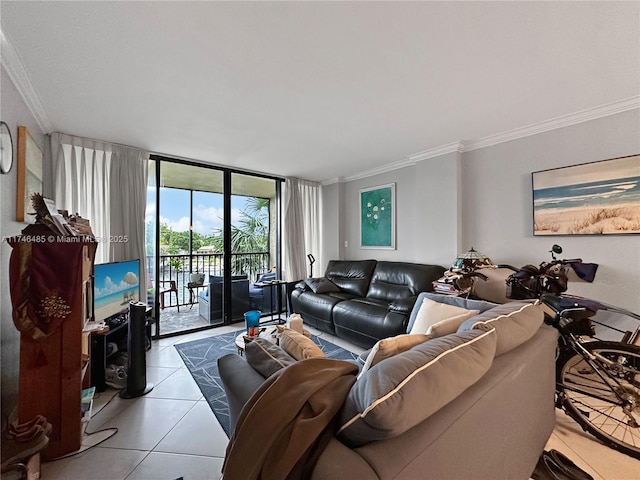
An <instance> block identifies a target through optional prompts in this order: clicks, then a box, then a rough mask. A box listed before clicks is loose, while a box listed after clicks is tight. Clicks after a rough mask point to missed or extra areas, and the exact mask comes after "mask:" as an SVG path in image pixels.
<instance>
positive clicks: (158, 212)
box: [147, 158, 279, 336]
mask: <svg viewBox="0 0 640 480" xmlns="http://www.w3.org/2000/svg"><path fill="white" fill-rule="evenodd" d="M154 160H155V162H154V166H155V165H157V170H156V178H157V185H158V187H155V186H151V185H150V187H149V194H148V205H153V206H155V205H157V209H154V208H148V209H147V213H148V218H147V252H148V255H149V258H148V260H149V263H150V264H151V263H153V264H154V265H155V269H150V278H151V281H150V285H151V288H150V292H151V294H152V295H151V296H152V297H154V304H155V309H156V311H155V318H156V320H157V322H156V326H157V327H156V334H157V335H161V336H165V335H174V334H178V333H184V332H186V331H192V330H196V329H202V328H209V327H215V326H219V325H224V324H229V323H232V322H234V321H241V320H243V315H244V312H246V311H248V310H250V309H251V308H252V302H251V301H250V291H251V290H252V289H253V288H254V286H253V284H254V283H255V281H256V279H257V278H258V276H259V274H261V273H264V272H267V271H269V270H271V269H273V268H278V267H279V260H278V258H279V256H278V254H279V249H278V248H277V245H278V238H279V228H278V221H277V219H278V218H279V214H278V212H277V208H278V207H277V205H279V202H278V201H277V197H278V195H277V192H279V188H278V187H277V184H278V183H279V180H278V179H273V178H264V177H260V176H255V175H249V174H241V173H235V172H231V171H229V170H224V169H214V168H207V167H202V166H198V165H193V164H186V163H182V162H181V163H177V162H173V161H169V160H168V159H162V158H155V159H154ZM151 176H152V175H150V177H151ZM154 196H155V198H152V197H154ZM152 213H155V219H154V220H155V221H154V222H153V224H154V225H153V226H152V225H151V224H150V218H149V217H150V216H151V214H152ZM152 234H155V242H152V241H150V238H149V237H150V236H151V235H152Z"/></svg>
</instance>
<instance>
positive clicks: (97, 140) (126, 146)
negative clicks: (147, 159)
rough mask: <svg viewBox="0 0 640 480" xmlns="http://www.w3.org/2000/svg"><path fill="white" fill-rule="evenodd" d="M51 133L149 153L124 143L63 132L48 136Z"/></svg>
mask: <svg viewBox="0 0 640 480" xmlns="http://www.w3.org/2000/svg"><path fill="white" fill-rule="evenodd" d="M53 133H58V134H60V135H66V136H67V137H77V138H83V139H85V140H89V141H91V142H98V143H108V144H109V145H115V146H117V147H125V148H132V149H134V150H142V151H143V152H149V151H148V150H145V149H144V148H140V147H132V146H131V145H125V144H124V143H116V142H110V141H108V140H99V139H97V138H91V137H83V136H82V135H72V134H71V133H64V132H52V133H50V134H49V135H52V134H53ZM149 154H150V155H151V152H149Z"/></svg>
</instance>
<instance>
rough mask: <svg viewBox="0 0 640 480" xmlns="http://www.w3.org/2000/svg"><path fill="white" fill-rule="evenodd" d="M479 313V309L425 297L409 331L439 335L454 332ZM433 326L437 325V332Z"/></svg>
mask: <svg viewBox="0 0 640 480" xmlns="http://www.w3.org/2000/svg"><path fill="white" fill-rule="evenodd" d="M478 313H480V312H479V310H467V309H466V308H462V307H456V306H455V305H448V304H446V303H440V302H434V301H433V300H431V299H429V298H424V299H423V300H422V305H421V306H420V310H419V311H418V315H417V316H416V320H415V322H414V323H413V326H412V327H411V331H410V332H409V333H434V335H437V336H441V335H447V334H449V333H454V332H455V331H456V330H458V327H459V326H460V325H461V324H462V322H464V321H465V320H466V319H468V318H471V317H473V316H474V315H477V314H478ZM441 322H442V323H441ZM433 326H435V327H436V328H435V332H431V330H432V327H433Z"/></svg>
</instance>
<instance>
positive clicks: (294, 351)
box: [280, 328, 325, 360]
mask: <svg viewBox="0 0 640 480" xmlns="http://www.w3.org/2000/svg"><path fill="white" fill-rule="evenodd" d="M280 346H281V347H282V349H283V350H284V351H285V352H287V353H288V354H289V355H291V356H292V357H293V358H295V359H296V360H304V359H305V358H312V357H324V356H325V355H324V352H323V351H322V350H320V347H318V346H317V345H316V344H315V343H313V340H311V339H310V338H307V337H306V336H304V335H303V334H302V333H298V332H296V331H295V330H291V329H290V328H285V329H284V330H283V331H282V332H281V333H280Z"/></svg>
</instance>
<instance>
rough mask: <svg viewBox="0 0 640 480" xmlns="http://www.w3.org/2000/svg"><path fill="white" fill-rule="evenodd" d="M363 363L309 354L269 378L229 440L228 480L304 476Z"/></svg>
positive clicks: (226, 461) (224, 474) (240, 418)
mask: <svg viewBox="0 0 640 480" xmlns="http://www.w3.org/2000/svg"><path fill="white" fill-rule="evenodd" d="M357 373H358V367H357V366H356V365H354V364H353V363H350V362H345V361H343V360H332V359H328V358H309V359H307V360H302V361H300V362H297V363H295V364H293V365H290V366H289V367H287V368H284V369H282V370H280V371H279V372H277V373H275V374H274V375H272V376H271V377H269V378H268V379H267V380H266V381H265V382H264V383H263V384H262V385H261V386H260V388H259V389H258V390H257V391H256V392H255V393H254V394H253V396H252V397H251V398H250V399H249V401H248V402H247V403H246V404H245V405H244V407H243V409H242V412H241V413H240V417H239V418H238V422H237V424H236V428H235V430H234V432H233V435H232V436H231V439H230V440H229V445H228V447H227V455H226V458H225V463H224V466H223V468H222V472H223V478H224V480H252V479H261V480H270V479H273V480H283V479H286V478H289V479H292V478H299V477H300V475H302V473H301V468H300V462H302V461H304V460H305V458H306V456H307V455H309V454H310V449H311V447H312V446H313V445H314V443H315V441H316V439H318V438H319V437H320V435H321V433H322V432H323V431H324V430H325V428H326V427H327V426H328V425H329V424H330V423H331V420H332V419H333V417H334V416H335V415H336V413H337V412H338V410H339V409H340V407H341V406H342V404H343V403H344V400H345V398H346V396H347V394H348V393H349V390H350V389H351V386H352V385H353V383H354V382H355V380H356V375H357Z"/></svg>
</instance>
